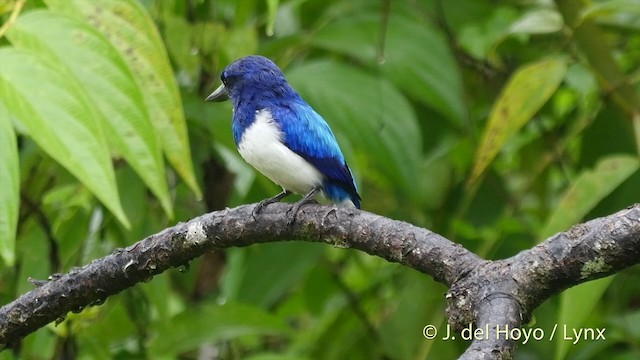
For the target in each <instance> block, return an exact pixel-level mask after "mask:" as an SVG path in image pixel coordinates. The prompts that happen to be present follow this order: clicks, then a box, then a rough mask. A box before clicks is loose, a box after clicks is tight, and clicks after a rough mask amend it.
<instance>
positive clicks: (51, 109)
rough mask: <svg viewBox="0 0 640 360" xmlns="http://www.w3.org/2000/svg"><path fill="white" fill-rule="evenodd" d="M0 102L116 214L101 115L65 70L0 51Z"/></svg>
mask: <svg viewBox="0 0 640 360" xmlns="http://www.w3.org/2000/svg"><path fill="white" fill-rule="evenodd" d="M0 90H1V91H0V93H2V95H3V96H2V98H0V101H2V102H3V106H5V107H6V108H7V109H8V110H9V112H10V113H12V115H13V116H15V117H16V118H17V119H18V120H19V121H20V123H21V124H23V125H24V126H25V128H26V129H27V131H28V133H29V136H31V138H33V140H34V141H35V142H36V143H37V144H38V146H40V147H41V148H42V149H43V150H44V151H45V152H46V153H47V154H49V156H51V157H52V158H53V159H55V160H56V161H57V162H59V163H60V164H61V165H62V166H64V167H65V168H66V169H67V170H68V171H69V172H70V173H71V174H73V175H74V176H75V177H76V178H77V179H78V180H79V181H80V182H82V183H83V184H84V185H85V186H86V187H87V188H88V189H89V190H91V192H92V193H93V194H94V195H95V196H96V197H97V198H98V199H99V200H100V201H101V202H102V203H103V204H104V205H105V206H106V207H107V208H108V209H109V210H110V211H111V212H112V213H113V214H114V215H115V216H116V217H117V218H118V220H119V221H120V222H121V223H122V224H124V225H125V226H127V227H128V226H129V222H128V220H127V218H126V216H125V214H124V211H123V210H122V205H121V204H120V198H119V197H118V189H117V186H116V180H115V175H114V172H113V167H112V164H111V156H110V155H109V149H108V146H107V142H106V140H105V137H104V134H103V130H102V128H101V126H100V120H99V116H100V115H99V114H98V113H97V112H96V111H95V110H94V108H93V106H92V103H91V100H90V99H89V97H88V95H87V94H86V93H85V92H84V90H83V88H82V87H81V86H80V85H79V84H78V83H77V82H76V81H74V79H73V78H72V77H70V76H69V74H68V73H67V72H66V71H63V69H59V68H57V67H55V66H54V65H53V64H52V63H50V62H46V61H44V60H41V59H40V58H39V57H36V56H34V55H32V54H30V53H27V52H25V51H23V50H18V49H14V48H4V49H0Z"/></svg>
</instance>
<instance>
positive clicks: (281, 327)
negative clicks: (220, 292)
mask: <svg viewBox="0 0 640 360" xmlns="http://www.w3.org/2000/svg"><path fill="white" fill-rule="evenodd" d="M155 330H156V336H155V337H154V338H153V339H152V340H151V342H150V344H149V355H150V357H151V358H158V357H159V356H164V357H171V358H173V357H175V355H177V354H181V353H183V352H185V351H187V350H191V349H195V348H198V347H199V346H200V345H201V344H204V343H211V342H217V341H222V340H228V339H231V338H236V337H239V336H247V335H276V334H277V335H285V334H287V333H289V328H288V326H287V325H286V323H285V322H284V320H282V319H281V318H278V317H276V316H273V315H271V314H269V313H267V312H266V311H265V310H262V309H260V308H257V307H252V306H248V305H240V304H234V303H228V304H225V305H211V304H208V305H205V306H201V307H189V308H187V309H186V310H185V311H184V312H182V313H180V314H178V315H176V316H174V317H172V318H170V319H165V321H164V322H163V323H162V324H161V325H160V326H159V327H157V328H156V329H155Z"/></svg>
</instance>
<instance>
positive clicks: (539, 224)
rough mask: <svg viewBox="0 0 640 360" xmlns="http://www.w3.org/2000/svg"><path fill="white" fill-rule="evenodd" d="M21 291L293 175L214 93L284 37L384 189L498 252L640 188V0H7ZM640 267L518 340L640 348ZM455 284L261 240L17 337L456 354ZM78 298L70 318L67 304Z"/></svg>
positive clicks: (151, 348)
mask: <svg viewBox="0 0 640 360" xmlns="http://www.w3.org/2000/svg"><path fill="white" fill-rule="evenodd" d="M0 20H1V21H2V25H1V27H0V36H1V38H0V181H1V185H0V258H1V263H2V265H1V267H0V299H1V300H0V302H2V303H3V304H4V303H7V302H9V301H11V300H13V299H15V298H16V297H17V296H19V295H20V294H22V293H24V292H26V291H28V290H29V289H31V288H32V286H33V285H31V284H30V283H29V282H28V281H27V280H28V279H29V278H35V279H46V278H47V277H48V276H49V275H50V274H52V273H56V272H65V271H68V270H69V269H70V268H72V267H74V266H81V265H83V264H86V263H87V262H89V261H90V260H92V259H94V258H97V257H100V256H103V255H105V254H108V253H110V252H111V251H113V250H114V249H115V248H118V247H124V246H127V245H129V244H131V243H133V242H135V241H137V240H140V239H142V238H144V237H145V236H147V235H150V234H153V233H155V232H158V231H160V230H162V229H163V228H164V227H166V226H169V225H171V224H174V223H176V222H178V221H181V220H186V219H189V218H191V217H194V216H196V215H199V214H202V213H204V212H207V211H212V210H216V209H221V208H224V207H232V206H236V205H239V204H244V203H250V202H255V201H258V200H261V199H263V198H265V197H268V196H272V195H274V194H276V193H277V192H278V191H279V189H277V187H276V186H275V185H273V184H271V183H270V182H269V181H268V180H267V179H266V178H263V177H262V176H261V175H257V174H256V173H255V172H254V171H253V170H252V169H250V168H249V167H248V166H247V165H246V164H245V163H244V162H243V161H242V160H241V159H240V158H239V156H238V154H237V152H236V150H235V146H234V144H233V140H232V136H231V130H230V118H231V107H230V104H228V103H227V104H211V103H205V102H204V101H203V98H204V97H205V96H206V95H207V94H208V93H209V92H211V91H212V90H213V89H214V88H215V87H216V86H217V85H218V84H219V80H218V74H219V73H220V71H221V70H222V69H223V67H224V66H225V65H226V64H228V63H229V62H230V61H233V60H234V59H236V58H238V57H240V56H244V55H248V54H254V53H258V54H263V55H265V56H268V57H270V58H271V59H273V60H274V61H276V62H277V63H278V64H279V65H280V66H281V67H282V68H283V69H284V71H285V73H286V75H287V77H288V79H289V80H290V82H291V83H292V84H293V86H294V87H295V88H296V89H297V90H299V92H300V93H301V94H302V95H303V97H304V98H305V99H306V100H307V101H308V102H309V103H311V104H312V105H313V106H314V107H315V108H316V109H317V110H318V111H319V112H320V113H321V114H322V115H323V116H324V117H325V118H326V120H327V121H328V122H329V123H330V125H331V126H332V127H333V129H334V132H335V133H336V136H337V137H338V140H339V141H340V143H341V145H342V147H343V150H344V151H345V153H346V157H347V159H348V161H349V164H350V166H351V168H352V169H353V171H354V173H355V176H356V178H357V180H358V184H359V187H360V189H361V194H362V198H363V207H364V209H365V210H367V211H372V212H375V213H379V214H382V215H385V216H388V217H391V218H395V219H402V220H406V221H408V222H411V223H414V224H416V225H419V226H424V227H427V228H429V229H432V230H433V231H436V232H438V233H440V234H442V235H444V236H445V237H447V238H449V239H452V240H455V241H457V242H459V243H461V244H463V245H464V246H465V247H467V248H469V249H471V250H472V251H474V252H476V253H478V254H480V255H481V256H483V257H487V258H492V259H498V258H503V257H508V256H511V255H513V254H515V253H517V252H518V251H520V250H522V249H526V248H529V247H531V246H533V245H535V244H536V243H537V242H539V241H541V240H544V239H545V238H546V237H548V236H550V235H552V234H553V233H555V232H557V231H560V230H564V229H567V228H569V227H570V226H571V225H573V224H576V223H578V222H580V221H582V220H583V219H588V218H593V217H597V216H600V215H605V214H609V213H612V212H614V211H617V210H620V209H622V208H624V207H625V206H628V205H630V204H632V203H634V202H637V201H638V199H639V196H638V194H639V192H638V189H639V187H640V172H639V171H638V168H639V164H640V163H639V161H638V154H639V150H638V149H639V145H640V102H639V100H638V90H639V89H640V88H639V80H640V67H639V64H640V4H639V3H638V2H637V1H636V0H610V1H579V0H557V1H556V2H553V1H550V0H511V1H500V2H496V1H490V0H453V1H443V0H419V1H416V0H396V1H390V0H389V1H372V0H356V1H338V0H306V1H303V0H283V1H278V0H266V1H259V0H245V1H235V0H219V1H213V0H188V1H182V0H141V1H135V0H101V1H93V0H43V1H39V0H32V1H23V0H0ZM639 276H640V274H639V273H638V269H637V268H632V269H629V270H627V271H625V272H623V273H621V274H618V275H616V276H615V277H609V278H606V279H602V280H599V281H596V282H590V283H587V284H584V285H581V286H578V287H576V288H573V289H570V290H569V291H567V292H565V293H564V294H562V295H559V296H558V297H556V298H554V299H552V300H550V301H548V302H546V303H545V304H543V306H541V307H540V308H539V309H538V310H537V311H536V312H535V313H534V321H533V322H532V323H531V324H530V326H532V327H536V328H542V329H543V330H544V331H545V332H546V333H547V334H548V333H550V332H551V329H552V328H553V326H554V325H555V324H568V326H569V327H591V328H594V327H599V328H602V327H606V329H607V330H606V341H597V342H596V341H583V342H580V343H578V344H577V345H573V344H571V342H570V341H565V340H563V339H562V338H561V337H559V336H558V337H556V338H555V339H553V340H551V341H549V340H543V341H536V342H534V341H531V342H529V343H527V344H525V345H521V346H520V347H519V349H518V353H517V357H518V358H521V359H533V358H551V357H555V358H558V359H560V358H565V357H568V358H572V359H588V358H600V357H603V356H605V355H606V356H608V358H611V359H635V358H638V356H640V311H639V309H640V308H639V304H640V297H639V295H638V294H640V282H638V277H639ZM444 291H445V288H444V287H443V286H442V285H440V284H438V283H435V282H434V281H432V280H431V279H430V278H428V277H426V276H424V275H422V274H419V273H417V272H415V271H413V270H409V269H404V268H402V267H401V266H399V265H396V264H389V263H387V262H385V261H383V260H381V259H378V258H372V257H370V256H367V255H365V254H362V253H358V252H356V251H353V250H346V249H341V248H340V246H339V245H336V246H335V247H334V248H330V247H327V246H322V245H319V244H307V243H286V244H266V245H259V246H253V247H251V248H244V249H233V250H228V251H225V252H217V253H212V254H210V255H208V256H205V257H203V258H201V259H199V260H197V261H194V262H192V263H191V264H190V266H188V267H185V268H181V269H176V270H175V271H173V272H170V273H165V274H163V275H161V276H158V277H156V278H154V279H153V280H152V281H150V282H148V283H146V284H144V285H142V286H138V287H135V288H133V289H130V290H128V291H126V292H124V293H122V294H121V295H118V296H116V297H113V298H110V299H109V300H108V301H106V303H104V304H103V305H102V306H96V307H91V308H88V309H84V311H82V312H80V313H78V314H69V315H68V316H67V317H66V319H60V323H59V324H50V325H49V326H47V327H46V328H43V329H41V330H40V331H38V332H36V333H35V334H33V335H30V336H28V337H27V338H26V339H25V340H24V341H23V343H22V344H21V346H20V347H19V348H18V349H16V350H15V351H5V352H3V353H1V354H0V357H1V358H4V359H11V358H17V357H20V358H28V359H50V358H85V359H96V358H122V359H125V358H126V359H129V358H149V359H151V358H158V357H166V358H181V359H192V358H193V359H195V358H200V359H208V358H223V359H238V358H243V359H253V360H257V359H261V360H264V359H278V360H280V359H283V360H284V359H344V358H350V359H360V358H362V359H372V358H387V359H423V358H430V359H432V358H433V359H450V358H454V357H455V356H456V355H458V354H460V353H461V352H462V351H463V349H465V348H466V346H468V343H465V342H464V341H459V340H456V341H440V340H435V341H427V340H425V339H424V338H423V336H422V328H423V327H424V326H425V325H428V324H434V325H436V326H438V327H440V328H441V332H442V331H444V326H445V324H446V318H445V314H444V307H445V303H444V298H443V293H444ZM62 320H64V321H62Z"/></svg>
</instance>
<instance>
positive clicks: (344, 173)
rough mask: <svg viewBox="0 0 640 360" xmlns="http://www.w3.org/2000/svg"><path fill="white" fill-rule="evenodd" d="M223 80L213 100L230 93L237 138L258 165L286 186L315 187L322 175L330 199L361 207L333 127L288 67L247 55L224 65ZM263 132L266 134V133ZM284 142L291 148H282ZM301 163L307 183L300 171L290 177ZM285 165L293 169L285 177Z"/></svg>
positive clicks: (288, 169)
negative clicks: (295, 84) (292, 81)
mask: <svg viewBox="0 0 640 360" xmlns="http://www.w3.org/2000/svg"><path fill="white" fill-rule="evenodd" d="M221 79H222V82H223V86H221V87H220V88H218V89H217V90H216V91H214V92H213V93H212V94H211V95H210V96H209V97H208V98H207V100H213V101H218V100H220V99H222V98H224V99H226V96H227V95H228V98H230V99H231V101H232V103H233V108H234V114H233V124H232V129H233V137H234V139H235V142H236V145H238V147H239V150H242V149H244V150H245V152H246V154H247V156H248V157H250V158H251V160H252V161H253V163H252V165H253V166H255V167H256V168H258V169H262V170H261V171H263V172H271V174H269V173H265V175H266V176H267V177H269V178H270V179H272V180H273V181H276V179H278V180H280V181H279V183H280V185H282V186H283V187H285V185H283V184H286V183H289V184H292V185H290V186H291V187H297V188H299V189H302V188H305V191H310V190H312V188H313V187H316V186H317V185H311V183H315V181H316V180H312V179H318V181H320V182H321V184H320V185H321V190H322V192H323V193H324V195H325V196H326V197H327V198H328V199H330V200H332V201H344V200H350V201H351V202H352V203H353V204H354V205H355V206H356V207H358V208H360V195H359V194H358V189H357V187H356V184H355V181H354V179H353V175H352V174H351V170H350V169H349V167H348V166H347V163H346V161H345V159H344V155H343V154H342V151H341V150H340V146H339V145H338V142H337V140H336V138H335V136H334V134H333V132H332V131H331V128H330V127H329V125H328V124H327V123H326V121H325V120H324V119H323V118H322V117H321V116H320V115H319V114H318V113H317V112H316V111H315V110H313V108H311V106H309V105H308V104H307V103H306V102H305V101H304V100H303V99H302V98H301V97H300V95H298V93H297V92H296V91H295V90H294V89H293V88H292V87H291V86H290V85H289V83H287V81H286V79H285V78H284V75H283V74H282V71H281V70H280V69H279V68H278V67H277V66H276V65H275V64H274V63H273V62H272V61H271V60H269V59H267V58H265V57H262V56H247V57H244V58H241V59H239V60H236V61H235V62H233V63H232V64H230V65H229V66H227V67H226V68H225V69H224V71H223V72H222V75H221ZM258 116H261V118H260V120H259V121H261V124H260V126H259V127H255V128H254V129H256V130H257V129H261V130H260V131H256V130H252V132H251V140H250V141H255V143H253V144H250V145H251V146H247V144H243V141H249V140H245V139H244V135H245V134H246V133H247V130H248V129H250V128H251V127H252V126H253V125H254V124H256V122H257V121H258ZM263 133H264V136H262V135H261V134H263ZM277 134H279V135H277ZM257 144H261V145H257ZM278 144H280V145H278ZM282 145H284V146H286V148H288V149H289V150H291V151H289V150H282V149H284V148H283V147H282ZM240 146H243V148H240ZM260 146H263V147H265V155H260V154H258V155H256V152H258V150H259V149H258V147H260ZM278 146H279V147H280V148H278ZM279 149H280V150H279ZM284 151H286V152H288V154H291V155H288V154H286V153H284ZM292 152H293V153H292ZM241 154H242V151H241ZM267 154H269V155H267ZM294 154H297V156H296V155H294ZM270 156H275V157H277V159H273V158H272V157H270ZM298 156H299V157H298ZM300 158H302V159H304V160H300ZM296 159H298V160H296ZM274 161H283V162H287V161H291V162H290V163H289V166H278V164H277V163H274ZM305 161H306V163H305ZM294 164H295V165H294ZM307 164H310V165H307ZM295 166H298V167H302V168H304V169H306V170H305V177H304V179H303V180H304V181H303V180H299V182H296V176H298V174H296V173H295V171H292V172H293V173H291V174H290V175H287V174H289V171H291V170H293V169H297V168H296V167H295ZM285 169H286V171H287V172H286V173H284V174H285V176H284V177H283V176H282V174H283V170H285ZM312 169H315V170H312ZM301 171H302V169H301ZM314 174H319V175H314ZM270 175H271V177H270ZM300 181H302V182H300ZM276 182H278V181H276ZM294 185H295V186H294ZM303 185H304V186H303ZM285 190H292V189H286V188H285ZM298 191H300V190H298Z"/></svg>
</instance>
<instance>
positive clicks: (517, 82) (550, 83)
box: [468, 58, 567, 186]
mask: <svg viewBox="0 0 640 360" xmlns="http://www.w3.org/2000/svg"><path fill="white" fill-rule="evenodd" d="M566 70H567V66H566V61H565V60H564V59H558V58H556V59H548V60H542V61H539V62H536V63H533V64H529V65H526V66H524V67H522V68H520V69H518V71H517V72H516V73H515V74H514V75H513V76H512V77H511V79H510V80H509V82H508V83H507V85H506V86H505V88H504V89H503V90H502V93H501V94H500V96H499V97H498V100H496V102H495V103H494V105H493V109H492V111H491V115H490V116H489V122H488V123H487V126H486V128H485V130H484V135H483V136H482V139H481V141H480V147H479V148H478V151H477V152H476V158H475V164H474V167H473V170H472V172H471V176H470V177H469V183H468V185H469V186H472V185H474V184H475V183H476V182H477V181H478V179H479V178H480V176H481V175H482V173H483V172H484V171H485V170H486V169H487V167H488V166H489V164H490V163H491V161H493V159H494V158H495V156H496V155H497V154H498V152H499V151H500V149H501V148H502V146H503V145H504V144H505V142H507V140H509V138H510V137H511V136H513V135H514V134H515V133H516V132H517V131H518V130H519V129H520V128H522V127H523V126H524V125H525V124H526V123H527V122H528V121H529V120H530V119H531V118H532V117H533V116H534V115H535V114H536V112H538V110H540V108H541V107H542V105H544V104H545V103H546V102H547V100H549V98H550V97H551V95H552V94H553V93H554V92H555V90H556V89H557V88H558V85H560V82H561V81H562V79H563V78H564V75H565V73H566Z"/></svg>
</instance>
